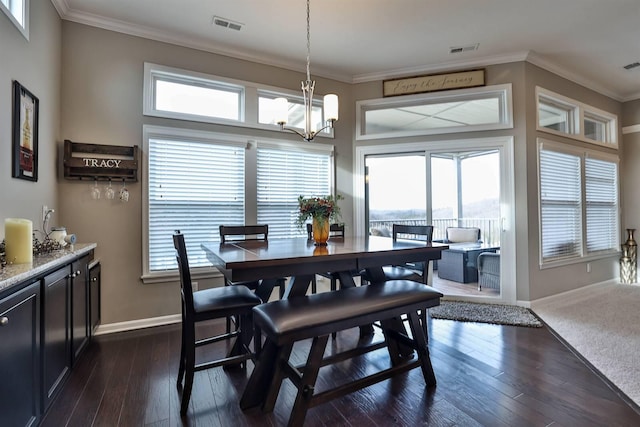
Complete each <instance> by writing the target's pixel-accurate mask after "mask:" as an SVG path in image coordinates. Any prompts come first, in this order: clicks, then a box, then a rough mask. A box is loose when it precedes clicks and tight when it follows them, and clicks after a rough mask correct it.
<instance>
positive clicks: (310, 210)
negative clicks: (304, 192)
mask: <svg viewBox="0 0 640 427" xmlns="http://www.w3.org/2000/svg"><path fill="white" fill-rule="evenodd" d="M342 199H344V197H342V196H341V195H339V194H338V195H337V196H336V197H333V196H332V195H329V196H324V197H304V196H300V197H298V206H299V208H300V210H299V213H298V219H297V220H296V223H297V224H298V226H299V227H300V228H302V227H303V226H304V224H305V223H306V222H307V221H308V220H309V219H314V218H315V219H326V220H329V221H335V220H337V219H338V218H340V207H339V206H338V200H342Z"/></svg>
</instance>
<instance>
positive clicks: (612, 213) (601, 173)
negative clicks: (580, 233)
mask: <svg viewBox="0 0 640 427" xmlns="http://www.w3.org/2000/svg"><path fill="white" fill-rule="evenodd" d="M584 168H585V178H584V180H585V200H586V207H587V212H586V215H587V252H596V251H603V250H610V249H617V247H618V236H619V233H618V220H617V218H618V165H617V163H615V162H611V161H606V160H599V159H594V158H590V157H587V158H586V159H585V162H584Z"/></svg>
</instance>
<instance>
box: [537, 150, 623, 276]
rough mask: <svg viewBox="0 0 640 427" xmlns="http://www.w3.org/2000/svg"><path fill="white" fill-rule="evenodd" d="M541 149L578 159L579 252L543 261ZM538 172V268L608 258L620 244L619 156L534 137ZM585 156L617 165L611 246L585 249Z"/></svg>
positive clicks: (586, 246)
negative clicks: (614, 218) (612, 240)
mask: <svg viewBox="0 0 640 427" xmlns="http://www.w3.org/2000/svg"><path fill="white" fill-rule="evenodd" d="M542 150H548V151H555V152H558V153H563V154H567V155H570V156H575V157H577V158H579V159H580V183H579V184H580V227H581V230H580V233H581V234H580V250H579V254H578V255H573V256H566V257H562V258H556V259H549V260H545V259H544V258H543V253H542V246H543V235H542V200H541V197H542V188H541V180H540V178H541V174H540V153H541V151H542ZM536 151H537V154H536V156H537V173H538V178H537V180H538V242H539V244H538V256H539V266H540V269H546V268H554V267H559V266H563V265H570V264H575V263H580V262H585V261H590V260H595V259H601V258H607V257H610V256H612V255H616V254H618V253H619V252H620V251H619V249H618V246H619V244H620V230H621V205H620V159H619V157H618V156H617V155H612V154H607V153H603V152H600V151H596V150H593V149H590V148H587V147H584V148H582V147H576V146H571V145H568V144H563V143H560V142H556V141H551V140H548V139H543V138H538V139H537V149H536ZM587 158H591V159H597V160H602V161H606V162H611V163H615V164H616V203H615V206H616V210H617V213H616V227H615V228H616V233H615V238H616V242H615V243H614V245H613V246H614V247H612V248H609V249H605V250H595V251H589V250H588V241H587V239H588V236H587V220H588V218H587V198H586V197H587V196H586V173H585V167H586V166H585V160H586V159H587Z"/></svg>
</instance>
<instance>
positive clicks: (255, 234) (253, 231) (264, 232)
mask: <svg viewBox="0 0 640 427" xmlns="http://www.w3.org/2000/svg"><path fill="white" fill-rule="evenodd" d="M268 235H269V226H268V225H267V224H264V225H221V226H220V242H221V243H226V242H227V241H242V240H262V241H265V242H266V241H267V236H268Z"/></svg>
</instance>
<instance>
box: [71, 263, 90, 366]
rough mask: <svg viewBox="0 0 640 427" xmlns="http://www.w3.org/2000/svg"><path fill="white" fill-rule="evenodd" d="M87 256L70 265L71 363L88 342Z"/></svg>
mask: <svg viewBox="0 0 640 427" xmlns="http://www.w3.org/2000/svg"><path fill="white" fill-rule="evenodd" d="M88 268H89V256H84V257H82V258H80V259H78V260H76V261H74V262H73V263H72V264H71V325H72V328H71V355H72V357H73V359H72V363H75V361H76V359H77V358H78V356H79V355H80V352H82V350H83V349H84V347H85V346H86V345H87V343H88V342H89V305H88V301H89V280H88Z"/></svg>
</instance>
